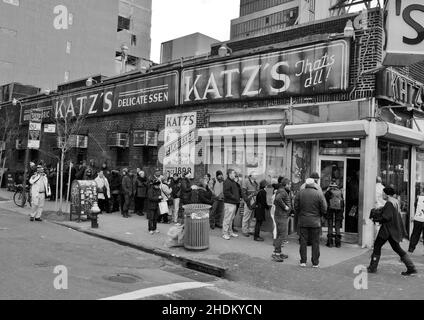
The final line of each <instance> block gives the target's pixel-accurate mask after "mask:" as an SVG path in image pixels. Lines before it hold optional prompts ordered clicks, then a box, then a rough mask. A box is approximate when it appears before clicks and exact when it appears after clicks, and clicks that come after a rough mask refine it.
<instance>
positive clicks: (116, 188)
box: [109, 170, 122, 212]
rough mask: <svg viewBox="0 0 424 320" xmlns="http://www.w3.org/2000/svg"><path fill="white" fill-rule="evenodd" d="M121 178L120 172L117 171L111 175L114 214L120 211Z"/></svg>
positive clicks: (113, 171)
mask: <svg viewBox="0 0 424 320" xmlns="http://www.w3.org/2000/svg"><path fill="white" fill-rule="evenodd" d="M121 180H122V179H121V177H120V176H119V172H118V171H117V170H112V173H111V175H110V184H109V185H110V192H111V197H112V199H111V200H112V201H111V202H112V203H111V207H112V212H117V211H119V208H120V194H121Z"/></svg>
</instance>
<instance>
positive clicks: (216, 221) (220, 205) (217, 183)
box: [209, 170, 224, 229]
mask: <svg viewBox="0 0 424 320" xmlns="http://www.w3.org/2000/svg"><path fill="white" fill-rule="evenodd" d="M212 193H213V204H212V209H211V211H210V218H209V224H210V227H211V229H215V227H217V228H222V213H223V212H224V174H223V173H222V171H220V170H218V171H217V172H216V179H213V184H212Z"/></svg>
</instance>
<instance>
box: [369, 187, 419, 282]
mask: <svg viewBox="0 0 424 320" xmlns="http://www.w3.org/2000/svg"><path fill="white" fill-rule="evenodd" d="M394 195H395V191H394V190H393V188H390V187H388V188H384V190H383V197H384V200H386V204H385V205H384V207H383V209H382V210H381V215H378V217H375V218H374V222H379V223H381V228H380V231H379V232H378V235H377V238H376V240H375V242H374V251H373V253H372V256H371V262H370V265H369V267H368V272H369V273H376V272H377V268H378V263H379V261H380V256H381V248H382V247H383V246H384V244H385V243H386V242H387V241H389V243H390V246H391V247H392V249H393V251H395V252H396V253H397V254H398V255H399V257H400V259H401V261H402V262H403V263H404V264H405V266H406V268H407V270H406V271H405V272H402V275H404V276H410V275H413V274H416V273H417V270H416V268H415V265H414V263H413V262H412V260H411V258H410V257H409V255H408V254H407V253H406V252H405V251H403V249H402V248H401V246H400V242H401V241H402V240H403V238H404V237H405V236H406V230H405V226H404V224H403V221H402V217H401V215H400V204H399V201H398V200H397V199H396V198H395V197H394Z"/></svg>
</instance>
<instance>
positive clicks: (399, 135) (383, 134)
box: [377, 122, 424, 146]
mask: <svg viewBox="0 0 424 320" xmlns="http://www.w3.org/2000/svg"><path fill="white" fill-rule="evenodd" d="M377 137H380V138H386V139H390V140H393V141H396V142H401V143H405V144H409V145H413V146H421V145H422V144H423V143H424V133H422V132H419V131H415V130H412V129H409V128H405V127H402V126H398V125H395V124H392V123H386V122H379V123H377Z"/></svg>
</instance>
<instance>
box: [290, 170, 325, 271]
mask: <svg viewBox="0 0 424 320" xmlns="http://www.w3.org/2000/svg"><path fill="white" fill-rule="evenodd" d="M294 209H295V214H296V218H297V221H298V227H299V234H300V258H301V260H300V265H301V267H306V262H307V245H308V242H310V243H311V244H312V266H313V267H314V268H318V267H319V258H320V248H319V245H320V234H321V217H322V216H325V214H326V213H327V202H326V200H325V198H324V195H323V193H322V191H321V190H319V188H318V187H317V184H316V183H315V180H314V179H312V178H310V179H307V180H306V187H305V189H304V190H301V191H300V192H299V193H298V194H297V196H296V198H295V201H294Z"/></svg>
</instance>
